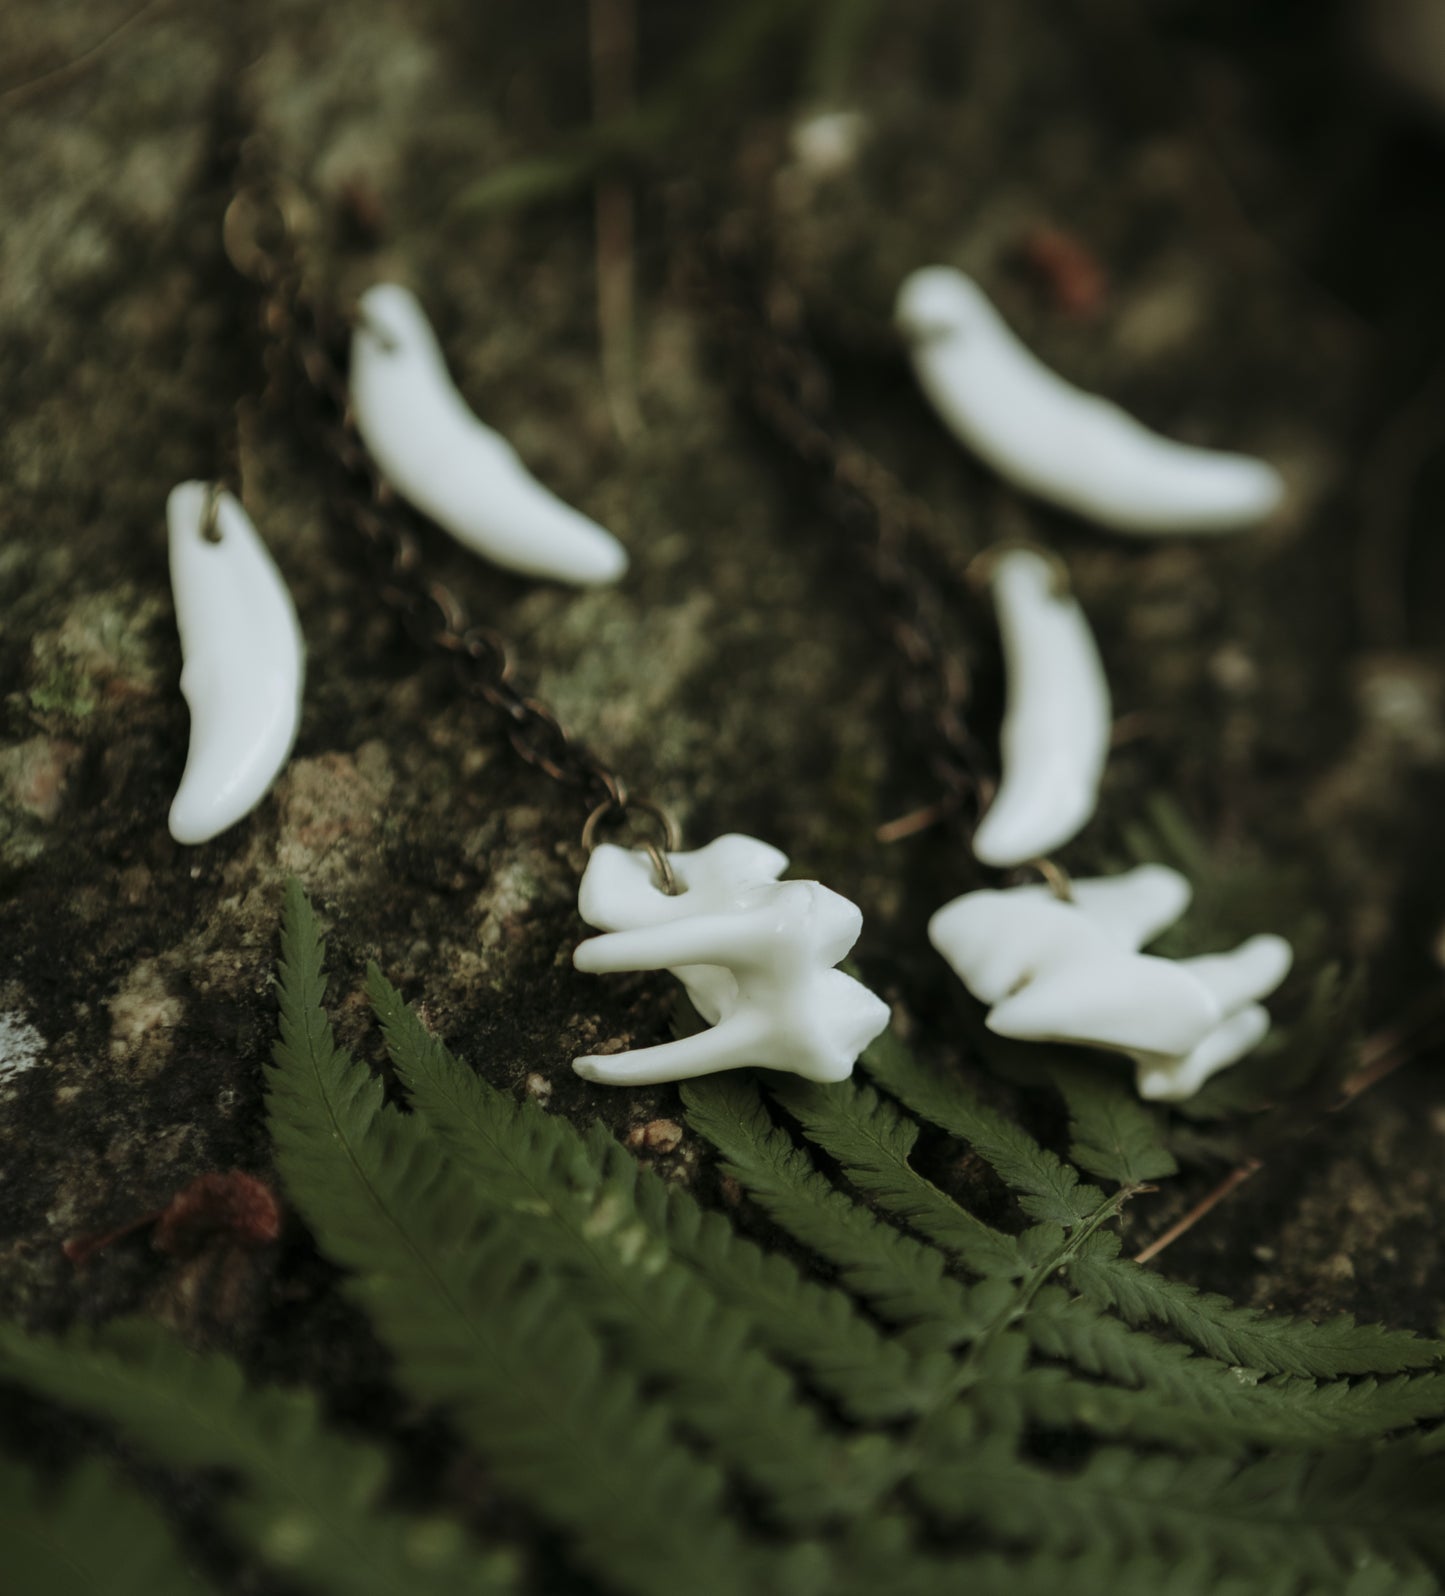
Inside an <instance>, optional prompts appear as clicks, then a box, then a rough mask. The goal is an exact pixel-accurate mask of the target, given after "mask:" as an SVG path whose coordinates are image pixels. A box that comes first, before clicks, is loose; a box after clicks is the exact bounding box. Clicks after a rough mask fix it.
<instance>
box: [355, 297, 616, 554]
mask: <svg viewBox="0 0 1445 1596" xmlns="http://www.w3.org/2000/svg"><path fill="white" fill-rule="evenodd" d="M351 407H352V412H353V414H354V415H355V417H356V425H357V428H358V429H359V430H360V432H361V436H362V438H363V439H364V440H365V443H366V447H367V448H368V449H369V450H370V451H371V454H372V456H373V458H374V459H375V460H376V463H377V465H378V466H380V468H381V472H382V475H383V476H384V477H385V478H386V480H387V481H388V482H389V483H390V484H391V485H392V486H393V487H394V488H395V489H396V491H397V492H398V493H400V494H401V496H402V497H403V498H404V499H406V500H408V501H409V502H410V503H411V504H413V505H415V506H416V508H417V509H418V510H420V511H421V512H422V513H423V514H424V515H426V516H429V517H430V518H431V519H432V520H433V521H435V522H436V523H437V525H438V526H440V527H443V528H445V530H446V531H448V532H450V533H451V535H452V536H453V537H454V538H456V539H457V541H458V542H459V543H463V544H465V545H466V547H467V548H469V549H472V550H474V551H475V552H476V553H477V554H480V555H482V556H484V557H485V558H486V559H489V560H492V561H494V562H495V563H496V564H497V565H501V566H505V567H506V568H507V570H509V571H518V572H520V573H521V574H522V575H523V576H537V577H544V578H548V579H550V580H552V581H557V582H573V583H577V584H579V585H583V586H591V585H595V584H598V583H603V582H613V581H616V579H617V578H618V577H619V576H621V575H622V573H623V572H624V571H625V570H626V569H627V551H626V550H625V549H624V548H623V547H622V545H621V544H620V543H619V542H618V541H617V539H616V538H615V537H613V536H612V534H611V533H610V532H608V531H606V530H605V529H604V528H602V527H600V526H598V525H597V523H596V522H595V521H589V520H588V518H587V517H586V516H585V515H583V514H582V513H581V512H580V511H578V510H574V509H573V508H572V507H571V506H570V505H567V504H564V503H563V502H562V501H561V499H559V498H557V496H556V495H555V494H553V493H549V492H548V491H547V489H546V488H544V487H543V486H542V484H541V483H540V482H538V481H537V479H536V478H535V477H534V476H532V475H531V473H530V472H529V471H528V470H527V468H526V466H524V465H523V464H522V462H521V459H520V458H519V457H518V455H517V452H516V451H515V450H514V449H513V448H512V446H511V444H509V443H508V442H507V440H506V439H505V438H504V437H502V435H501V434H500V433H498V432H494V431H493V430H492V429H491V428H490V427H488V426H486V425H485V424H484V423H483V422H481V421H479V420H478V419H477V417H476V416H475V415H473V413H472V411H471V410H470V409H469V408H468V406H467V402H466V400H465V399H463V398H462V396H461V394H459V393H458V392H457V389H456V387H455V385H454V384H453V382H452V379H451V377H450V375H449V374H448V372H447V368H446V364H445V362H444V361H443V359H442V352H441V348H440V346H439V345H438V343H437V340H436V334H435V333H433V331H432V329H431V324H430V323H429V322H428V321H427V319H426V313H425V312H424V311H423V310H422V308H421V306H420V305H419V304H418V303H417V299H416V296H415V295H414V294H413V293H412V292H411V291H410V290H409V289H406V288H402V287H399V286H398V285H397V284H395V283H381V284H378V286H377V287H375V288H370V289H368V290H367V292H366V293H365V294H363V295H362V299H361V305H360V309H359V315H358V320H357V324H356V331H355V333H354V334H353V336H352V340H351Z"/></svg>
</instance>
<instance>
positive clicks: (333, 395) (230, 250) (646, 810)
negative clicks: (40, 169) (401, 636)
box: [223, 143, 676, 854]
mask: <svg viewBox="0 0 1445 1596" xmlns="http://www.w3.org/2000/svg"><path fill="white" fill-rule="evenodd" d="M303 221H304V207H303V206H302V205H301V203H300V201H299V199H298V197H297V196H296V195H294V194H293V193H292V192H291V191H289V190H288V189H287V188H285V187H284V185H281V184H279V183H278V182H276V181H275V180H274V179H273V178H272V177H271V175H270V174H269V173H268V172H267V171H266V170H265V168H264V163H263V162H262V160H261V158H260V157H259V156H258V154H257V150H256V146H255V145H254V143H250V144H248V146H247V147H245V148H243V150H242V156H241V163H240V182H239V184H238V187H237V190H236V193H235V195H234V196H233V198H232V200H231V203H230V205H229V207H228V208H227V211H226V217H225V224H224V228H223V239H224V244H225V249H226V253H227V255H228V257H229V258H230V260H231V263H232V265H233V266H235V268H236V270H237V271H238V272H240V273H241V274H242V275H243V276H244V277H246V278H248V279H250V281H251V282H253V283H254V284H255V285H256V287H257V288H258V290H259V291H260V295H261V306H260V322H261V328H262V331H263V332H264V334H265V335H266V337H267V340H268V343H269V351H270V353H269V357H268V361H267V369H268V392H267V397H268V399H272V400H279V399H282V398H286V397H290V398H293V399H294V398H295V397H296V396H295V394H294V387H295V384H294V380H293V379H294V378H295V377H299V378H300V379H301V382H302V385H303V388H304V393H305V395H306V396H307V397H308V399H309V402H308V403H305V404H301V405H298V408H299V409H301V410H302V412H303V414H304V417H305V419H306V421H307V422H309V423H310V424H311V426H312V427H313V429H314V431H315V433H316V434H317V437H318V441H319V442H320V443H321V445H322V447H323V449H324V451H325V453H326V454H327V456H328V457H329V458H330V460H331V461H332V462H333V464H334V466H335V468H336V473H337V475H338V477H339V478H340V480H341V486H339V487H338V489H337V491H336V492H335V493H333V494H332V496H331V500H330V507H331V510H332V512H333V513H334V515H335V516H336V518H337V519H338V520H339V521H340V522H342V523H343V524H344V525H346V526H348V527H349V528H350V529H351V530H352V531H353V532H354V533H356V534H357V535H358V537H359V538H360V540H361V543H362V545H363V547H364V548H365V550H366V554H367V563H368V566H369V568H370V570H371V574H372V576H373V579H374V581H375V585H376V588H377V591H378V593H379V594H380V596H381V598H382V600H383V602H384V603H386V604H387V606H388V607H389V608H390V609H392V610H393V611H394V612H395V613H396V615H397V617H398V619H399V621H400V623H401V625H402V627H403V628H404V629H405V631H406V632H407V634H408V635H409V636H410V637H411V638H412V639H413V641H414V642H416V643H417V644H418V645H419V646H420V647H422V648H425V649H428V650H431V651H434V652H439V653H442V654H445V655H448V656H449V657H450V658H451V660H452V663H453V668H454V670H455V672H456V677H457V681H458V684H459V686H460V687H461V689H462V691H463V692H465V693H466V694H467V695H468V696H469V697H471V698H473V699H476V700H479V701H480V702H482V703H484V704H486V705H487V706H488V707H489V708H490V709H492V710H493V711H495V712H496V713H497V714H499V715H500V716H501V717H502V718H503V720H504V721H505V722H506V724H507V734H508V738H509V740H510V742H511V745H512V747H513V748H514V749H515V750H516V752H517V754H518V755H519V757H520V758H521V759H523V760H524V761H525V762H526V763H527V764H528V765H530V766H532V767H533V769H535V770H539V771H541V772H542V774H543V775H545V776H548V777H550V778H551V779H552V780H553V781H555V782H557V783H558V784H559V785H561V786H563V787H566V788H568V789H570V790H572V791H573V792H575V793H576V794H577V795H578V796H579V798H580V799H581V801H582V803H583V804H584V805H585V806H586V808H587V810H588V812H589V815H597V814H598V813H599V812H600V813H603V814H606V815H609V816H611V817H613V818H614V819H620V818H622V817H623V816H624V815H630V814H631V813H632V811H638V812H640V814H642V815H645V816H647V817H655V816H658V815H661V814H662V813H663V812H662V811H661V810H660V809H658V807H657V806H656V805H655V804H652V803H651V802H650V801H645V800H642V799H634V798H630V797H629V795H628V790H627V784H626V783H625V782H624V781H623V779H622V777H621V776H620V775H619V774H618V772H617V771H615V770H613V769H612V767H611V766H610V765H608V764H607V763H606V762H605V761H604V760H602V759H601V758H600V757H599V756H598V755H597V754H595V753H593V752H592V750H591V749H590V748H588V747H587V746H586V744H584V743H582V742H579V741H577V740H576V739H575V738H573V737H572V736H571V735H570V734H569V733H568V731H567V730H566V728H565V727H564V726H563V725H562V723H561V722H560V721H559V720H558V718H557V716H556V714H555V713H554V712H553V711H552V710H551V709H550V708H549V707H548V706H547V705H546V704H545V703H543V702H542V701H541V700H540V699H539V698H537V697H535V696H534V695H533V694H531V693H529V692H527V691H526V689H525V688H524V687H523V686H522V685H521V684H519V682H518V681H517V679H516V671H515V667H514V663H513V660H512V657H511V653H510V651H509V649H508V647H507V644H506V642H505V641H504V640H503V639H502V638H501V636H500V635H499V634H498V633H497V632H495V631H493V630H492V629H491V628H490V627H487V626H480V625H477V624H475V623H474V622H473V621H472V620H471V618H470V616H469V615H468V613H467V609H466V606H465V604H463V602H462V600H461V599H460V597H459V596H458V595H457V594H456V593H455V592H454V591H453V590H452V589H451V588H450V587H448V586H447V585H446V584H445V583H443V582H439V581H436V580H435V579H433V578H431V577H429V576H428V575H427V573H426V572H425V570H424V569H423V564H422V557H421V544H420V541H419V539H418V537H417V533H416V530H415V526H414V524H413V521H412V517H411V512H410V511H408V510H407V509H406V508H405V506H403V505H402V504H400V503H399V502H398V500H397V499H396V496H395V494H394V493H393V492H392V490H391V488H390V487H389V486H388V485H387V483H386V482H385V480H384V479H383V478H382V476H381V473H380V472H379V471H378V469H377V467H376V464H375V462H374V461H373V460H372V458H371V455H370V453H369V452H368V451H367V449H366V446H365V444H364V443H363V442H362V439H361V437H360V435H359V434H358V432H357V430H356V426H355V423H354V421H353V419H352V415H351V406H350V395H349V386H348V382H347V375H346V372H347V346H348V343H349V334H350V323H349V321H348V320H347V318H345V317H343V316H340V315H338V314H337V313H336V312H335V311H334V310H332V309H331V308H330V307H329V306H327V305H326V304H324V303H323V302H322V301H320V300H318V299H317V298H315V297H314V296H313V295H312V294H311V293H310V292H309V291H308V290H307V287H306V284H305V279H304V273H303V269H302V263H301V250H300V247H299V244H298V236H299V235H300V234H301V233H302V232H303V231H304V228H303ZM596 830H597V825H596V822H595V821H593V823H592V828H591V831H590V832H589V834H588V835H589V840H590V838H591V836H592V835H593V834H594V833H595V832H596ZM663 831H664V833H665V835H666V837H667V838H669V839H671V842H670V844H669V845H670V846H674V847H675V846H676V828H675V826H674V825H673V823H672V821H671V819H670V818H667V819H665V821H664V823H663ZM642 845H643V846H645V847H647V848H648V850H649V852H651V853H654V854H655V853H656V845H655V843H652V842H650V841H649V842H648V843H644V844H642Z"/></svg>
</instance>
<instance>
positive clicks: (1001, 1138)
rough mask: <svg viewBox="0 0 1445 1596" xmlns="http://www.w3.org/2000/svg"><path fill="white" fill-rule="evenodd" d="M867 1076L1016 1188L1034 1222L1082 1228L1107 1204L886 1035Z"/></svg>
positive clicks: (866, 1061) (1054, 1158) (870, 1054)
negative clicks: (964, 1144)
mask: <svg viewBox="0 0 1445 1596" xmlns="http://www.w3.org/2000/svg"><path fill="white" fill-rule="evenodd" d="M862 1063H863V1066H864V1068H865V1069H867V1071H868V1073H869V1074H870V1075H871V1076H872V1077H873V1078H874V1080H876V1081H877V1082H878V1083H879V1084H880V1085H881V1086H882V1087H883V1088H884V1089H885V1090H886V1091H888V1092H889V1093H890V1094H891V1095H892V1096H894V1097H896V1098H898V1099H899V1101H900V1102H903V1103H905V1104H906V1105H907V1106H908V1107H909V1108H911V1109H912V1110H913V1112H914V1113H915V1114H918V1115H921V1116H922V1118H924V1119H926V1120H929V1121H931V1122H932V1123H933V1124H935V1125H938V1126H941V1127H942V1128H943V1129H944V1130H946V1131H947V1132H948V1133H949V1134H950V1135H951V1136H958V1137H961V1138H962V1139H963V1140H964V1141H965V1142H967V1143H968V1144H969V1145H970V1146H971V1147H972V1148H973V1149H974V1150H975V1151H976V1152H977V1153H978V1154H979V1156H980V1157H982V1158H983V1159H984V1160H986V1162H987V1163H989V1164H990V1165H991V1166H992V1167H993V1169H994V1171H995V1173H996V1174H997V1175H998V1176H999V1178H1000V1179H1001V1180H1002V1181H1003V1182H1004V1183H1005V1185H1007V1186H1009V1187H1011V1188H1012V1190H1013V1192H1014V1194H1015V1196H1017V1198H1018V1201H1019V1206H1020V1207H1021V1208H1022V1209H1023V1211H1024V1212H1025V1213H1026V1214H1028V1215H1029V1216H1030V1217H1031V1218H1034V1219H1040V1220H1044V1221H1050V1222H1053V1223H1055V1224H1062V1225H1078V1224H1082V1223H1083V1222H1084V1221H1085V1220H1087V1219H1088V1218H1089V1217H1090V1215H1092V1214H1093V1213H1095V1212H1096V1211H1097V1210H1098V1208H1099V1207H1100V1206H1101V1205H1102V1203H1103V1202H1104V1194H1103V1192H1101V1191H1100V1190H1099V1189H1098V1187H1096V1186H1086V1185H1084V1184H1083V1183H1082V1182H1081V1181H1080V1180H1079V1177H1078V1173H1077V1172H1076V1171H1075V1170H1073V1169H1071V1168H1070V1167H1069V1165H1067V1164H1066V1163H1064V1161H1063V1160H1062V1159H1061V1158H1059V1157H1058V1155H1057V1154H1055V1153H1051V1152H1049V1151H1048V1149H1047V1148H1044V1147H1040V1146H1039V1144H1038V1143H1037V1142H1036V1141H1035V1140H1034V1139H1033V1137H1032V1136H1030V1135H1029V1134H1028V1133H1027V1132H1026V1131H1024V1130H1022V1129H1020V1127H1019V1126H1017V1125H1014V1124H1012V1123H1011V1122H1010V1121H1009V1120H1007V1119H1005V1118H1004V1116H1003V1115H1002V1114H1000V1113H998V1112H997V1111H996V1110H994V1109H991V1108H988V1107H986V1106H985V1105H984V1104H983V1103H980V1102H979V1101H978V1099H977V1098H976V1097H975V1096H974V1094H973V1093H972V1092H971V1091H970V1090H969V1089H968V1087H966V1086H965V1085H964V1083H963V1081H962V1080H961V1079H960V1078H959V1077H958V1076H957V1075H951V1074H947V1073H945V1072H943V1071H940V1070H937V1069H930V1068H929V1067H927V1066H926V1065H924V1064H923V1062H922V1061H921V1060H920V1059H918V1058H916V1057H914V1055H913V1054H912V1053H911V1052H909V1050H908V1049H907V1048H906V1047H904V1046H903V1044H902V1043H901V1042H900V1041H898V1040H897V1038H896V1037H894V1036H893V1035H892V1033H891V1032H887V1031H885V1032H884V1034H883V1035H882V1036H880V1037H879V1038H878V1040H877V1041H876V1042H874V1043H872V1044H871V1045H870V1046H869V1048H868V1049H867V1051H866V1052H865V1053H864V1054H863V1058H862Z"/></svg>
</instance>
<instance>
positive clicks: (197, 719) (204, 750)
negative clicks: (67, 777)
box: [166, 482, 305, 843]
mask: <svg viewBox="0 0 1445 1596" xmlns="http://www.w3.org/2000/svg"><path fill="white" fill-rule="evenodd" d="M166 521H167V526H168V535H169V544H170V566H171V587H172V590H173V592H174V594H175V604H176V625H177V627H178V629H179V631H180V634H181V656H182V659H183V661H184V668H183V669H182V671H181V692H182V693H183V694H184V696H185V700H186V703H187V705H188V706H189V708H190V712H191V735H190V750H189V752H188V754H187V756H186V768H185V771H184V773H183V774H182V776H181V784H180V787H179V788H178V789H177V791H176V796H175V800H174V801H173V802H172V804H171V812H170V830H171V835H172V836H173V837H174V838H175V839H176V841H177V842H182V843H198V842H206V841H208V840H209V839H210V838H211V837H214V836H216V835H217V833H218V832H222V831H224V830H225V829H226V828H227V826H230V825H234V824H235V822H236V821H238V820H239V819H240V818H241V817H242V816H243V815H245V814H247V813H249V811H250V810H252V809H254V808H255V806H256V805H257V804H258V803H259V802H260V801H261V799H262V797H264V796H265V793H266V791H267V790H268V788H269V787H270V786H271V783H272V782H273V781H274V780H275V779H276V776H277V773H278V772H279V771H280V769H281V767H282V766H283V765H284V764H285V763H286V759H287V756H288V755H289V754H290V752H291V745H292V744H293V743H294V742H295V740H296V728H297V725H298V723H299V721H300V717H301V683H302V675H303V661H304V657H305V648H304V644H303V642H302V638H301V627H300V624H299V623H298V621H297V619H296V608H295V606H294V605H293V604H292V602H291V594H290V593H289V592H288V590H287V587H286V583H285V581H284V579H283V578H282V576H281V573H280V571H278V570H277V569H276V565H275V563H274V561H273V560H272V559H271V556H270V555H269V554H268V553H267V552H266V546H265V544H264V543H262V541H261V539H260V538H259V537H258V536H257V533H256V528H255V527H254V526H253V525H252V524H251V518H250V517H249V516H248V515H247V514H246V512H245V511H244V510H243V509H242V508H241V506H240V504H239V503H238V502H237V501H236V500H235V499H234V498H233V497H232V496H231V495H230V494H229V493H225V492H222V491H220V490H218V489H216V488H215V487H213V486H212V485H211V484H209V483H205V482H183V483H181V484H180V486H179V487H177V488H175V489H173V490H172V492H171V496H170V498H169V500H168V501H167V503H166Z"/></svg>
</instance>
